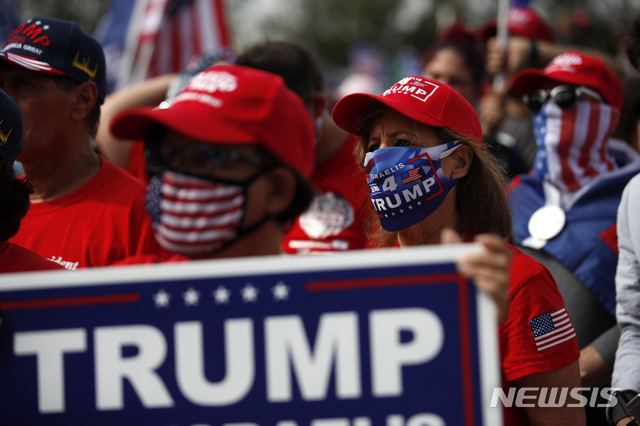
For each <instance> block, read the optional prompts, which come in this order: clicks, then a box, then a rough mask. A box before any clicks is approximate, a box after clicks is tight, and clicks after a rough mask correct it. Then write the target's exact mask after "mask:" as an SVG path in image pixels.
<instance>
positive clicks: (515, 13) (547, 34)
mask: <svg viewBox="0 0 640 426" xmlns="http://www.w3.org/2000/svg"><path fill="white" fill-rule="evenodd" d="M497 28H498V24H497V22H496V20H495V19H494V20H491V21H489V22H487V23H486V24H484V25H482V26H481V27H480V28H479V29H478V30H477V32H476V34H477V35H478V39H479V40H480V41H482V42H483V43H486V41H487V40H489V39H490V38H491V37H493V36H495V35H496V32H497ZM507 28H508V30H509V34H513V35H516V36H520V37H526V38H531V39H534V40H542V41H547V42H549V43H552V42H553V29H552V28H551V26H550V25H549V24H548V23H547V21H545V20H544V18H542V17H541V16H540V15H539V14H538V12H536V11H535V10H534V9H531V8H529V7H512V8H511V9H509V12H508V13H507Z"/></svg>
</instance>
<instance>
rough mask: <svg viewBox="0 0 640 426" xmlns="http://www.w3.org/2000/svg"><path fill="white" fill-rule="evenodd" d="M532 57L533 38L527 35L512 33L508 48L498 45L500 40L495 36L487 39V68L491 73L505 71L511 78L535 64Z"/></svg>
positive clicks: (508, 40)
mask: <svg viewBox="0 0 640 426" xmlns="http://www.w3.org/2000/svg"><path fill="white" fill-rule="evenodd" d="M530 59H531V40H529V39H528V38H526V37H518V36H514V35H510V36H509V38H508V39H507V47H506V49H504V48H501V47H500V46H499V45H498V40H497V39H496V38H495V37H492V38H490V39H489V40H488V41H487V52H486V56H485V68H486V70H487V73H489V75H494V74H497V73H498V72H500V71H504V72H505V73H506V74H507V77H509V78H510V77H511V76H513V75H514V74H515V73H516V72H518V71H520V70H522V69H524V68H528V67H531V66H535V64H531V63H530ZM507 81H508V80H507Z"/></svg>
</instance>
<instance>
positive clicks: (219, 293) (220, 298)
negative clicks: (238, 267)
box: [213, 285, 231, 305]
mask: <svg viewBox="0 0 640 426" xmlns="http://www.w3.org/2000/svg"><path fill="white" fill-rule="evenodd" d="M230 297H231V294H230V293H229V290H228V289H227V288H226V287H225V286H223V285H219V286H218V288H216V289H215V290H214V291H213V298H214V299H215V300H216V303H217V304H218V305H222V304H224V303H229V298H230Z"/></svg>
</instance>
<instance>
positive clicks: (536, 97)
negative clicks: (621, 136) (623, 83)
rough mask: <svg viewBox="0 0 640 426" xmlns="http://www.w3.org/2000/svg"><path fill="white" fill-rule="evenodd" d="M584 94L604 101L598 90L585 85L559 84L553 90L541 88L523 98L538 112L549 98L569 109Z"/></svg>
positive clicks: (528, 105) (531, 108) (532, 110)
mask: <svg viewBox="0 0 640 426" xmlns="http://www.w3.org/2000/svg"><path fill="white" fill-rule="evenodd" d="M583 94H584V95H589V96H591V97H592V98H594V99H596V100H597V101H598V102H603V99H602V96H600V94H599V93H598V92H596V91H595V90H592V89H589V88H588V87H585V86H578V87H575V86H557V87H554V88H553V89H551V90H543V89H540V90H537V91H535V92H533V93H530V94H528V95H524V96H523V97H522V99H523V100H524V102H525V103H526V104H527V107H528V108H529V110H530V111H531V112H538V111H540V109H542V106H543V105H544V104H545V103H546V102H547V101H548V100H549V98H551V99H553V102H555V104H556V105H558V106H559V107H560V108H562V109H569V108H571V107H572V106H574V105H575V104H576V101H577V100H578V99H579V98H580V96H581V95H583Z"/></svg>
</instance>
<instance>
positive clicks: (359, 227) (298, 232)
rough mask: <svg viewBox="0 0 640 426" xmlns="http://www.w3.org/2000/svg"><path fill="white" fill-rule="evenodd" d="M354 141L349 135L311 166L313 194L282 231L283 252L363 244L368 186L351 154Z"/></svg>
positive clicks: (361, 247) (306, 251)
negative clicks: (311, 198)
mask: <svg viewBox="0 0 640 426" xmlns="http://www.w3.org/2000/svg"><path fill="white" fill-rule="evenodd" d="M356 142H357V138H356V137H355V136H352V135H349V136H348V137H347V139H346V140H345V142H344V143H343V144H342V147H340V149H339V150H338V151H336V153H335V154H333V155H332V156H331V157H329V159H327V160H326V161H324V162H323V163H322V164H319V165H317V166H316V167H315V169H314V171H313V174H312V176H311V182H312V184H313V186H314V189H315V191H316V193H315V196H314V198H313V200H312V201H311V205H310V206H309V207H308V208H307V210H306V211H305V212H303V213H302V214H301V215H300V216H299V217H298V218H297V219H296V222H295V224H294V225H293V227H292V228H291V229H290V230H289V231H288V232H287V234H286V235H285V238H284V241H283V243H282V249H283V250H284V252H285V253H290V254H305V253H313V252H316V253H317V252H327V251H343V250H356V249H363V248H365V244H366V238H365V231H364V220H365V219H366V218H365V217H364V216H365V215H364V213H363V210H364V208H365V207H366V205H367V203H370V201H369V189H368V187H367V183H366V180H365V178H364V172H363V171H362V170H361V169H360V167H359V166H358V164H357V163H356V160H355V158H354V154H353V150H354V147H355V144H356Z"/></svg>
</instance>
